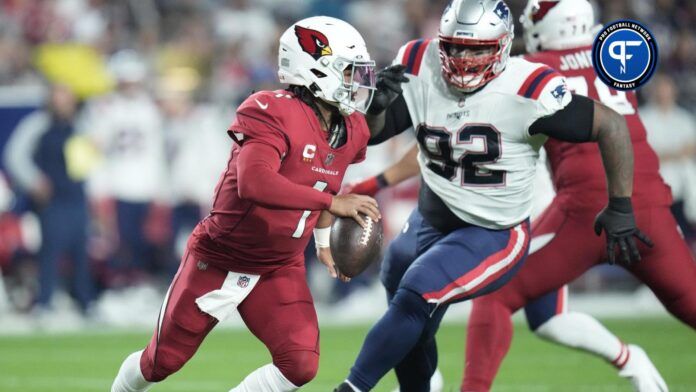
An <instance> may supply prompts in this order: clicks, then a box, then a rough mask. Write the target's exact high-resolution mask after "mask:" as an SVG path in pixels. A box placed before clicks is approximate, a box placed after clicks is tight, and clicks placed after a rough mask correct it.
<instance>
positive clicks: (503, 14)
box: [493, 1, 510, 23]
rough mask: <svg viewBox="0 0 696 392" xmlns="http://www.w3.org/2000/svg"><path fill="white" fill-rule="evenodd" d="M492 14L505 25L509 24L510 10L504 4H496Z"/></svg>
mask: <svg viewBox="0 0 696 392" xmlns="http://www.w3.org/2000/svg"><path fill="white" fill-rule="evenodd" d="M493 12H494V13H495V14H496V15H498V17H499V18H500V19H501V20H502V21H503V22H505V23H509V22H510V9H509V8H508V6H507V4H505V3H504V2H502V1H501V2H498V5H496V6H495V9H494V10H493Z"/></svg>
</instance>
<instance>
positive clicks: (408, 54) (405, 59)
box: [401, 41, 417, 65]
mask: <svg viewBox="0 0 696 392" xmlns="http://www.w3.org/2000/svg"><path fill="white" fill-rule="evenodd" d="M416 42H417V41H411V42H409V43H407V44H406V49H404V57H402V58H401V64H403V65H406V64H408V59H409V57H411V52H413V46H414V45H415V44H416Z"/></svg>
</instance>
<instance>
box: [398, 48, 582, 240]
mask: <svg viewBox="0 0 696 392" xmlns="http://www.w3.org/2000/svg"><path fill="white" fill-rule="evenodd" d="M395 63H402V64H404V65H406V67H407V77H408V78H409V83H404V84H403V85H402V86H403V89H404V93H403V95H404V98H405V100H406V103H407V105H408V110H409V113H410V116H411V120H412V123H413V127H414V130H415V132H416V138H417V140H418V145H419V150H420V152H419V154H418V162H419V164H420V168H421V173H422V175H423V179H424V181H425V182H426V184H427V185H428V186H429V187H430V188H431V189H432V190H433V191H434V192H435V193H436V194H437V195H438V196H439V197H440V198H441V199H442V200H443V201H444V203H445V204H446V205H447V207H449V209H450V210H451V211H452V212H453V213H454V214H455V215H456V216H458V217H459V218H460V219H462V220H463V221H465V222H468V223H471V224H474V225H477V226H482V227H486V228H490V229H504V228H508V227H511V226H514V225H516V224H518V223H520V222H521V221H523V220H525V219H526V218H527V217H529V215H530V212H531V205H532V203H531V202H532V195H533V184H534V175H535V172H536V161H537V159H538V156H539V149H540V147H541V145H542V144H543V143H544V142H545V140H546V136H543V135H533V136H532V135H530V134H529V133H528V129H529V127H530V125H531V124H532V123H534V121H536V120H537V119H539V118H541V117H544V116H548V115H551V114H553V113H555V112H556V111H558V110H560V109H562V108H563V107H565V106H566V105H567V104H568V103H569V102H570V100H571V94H570V92H569V91H568V89H567V87H566V82H565V79H564V78H563V76H561V75H560V74H558V73H557V72H556V71H554V70H553V69H551V68H549V67H547V66H545V65H542V64H538V63H531V62H528V61H526V60H524V59H520V58H511V59H509V60H508V63H507V66H506V68H505V70H504V71H503V72H502V73H501V74H500V75H499V76H498V77H496V78H495V79H493V80H492V81H491V82H489V83H488V84H487V85H486V86H484V87H483V88H482V89H480V90H478V91H476V92H474V93H472V94H467V95H462V94H460V93H456V92H453V91H452V90H450V89H449V88H448V87H447V85H446V83H445V81H444V79H443V77H442V74H441V71H440V59H439V55H438V42H437V40H418V41H412V42H409V43H408V44H406V45H404V46H403V47H402V48H401V49H400V50H399V53H398V55H397V58H396V60H395Z"/></svg>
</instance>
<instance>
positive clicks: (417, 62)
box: [406, 39, 430, 75]
mask: <svg viewBox="0 0 696 392" xmlns="http://www.w3.org/2000/svg"><path fill="white" fill-rule="evenodd" d="M429 44H430V40H429V39H426V40H424V41H423V44H422V45H420V47H419V48H418V54H417V55H416V60H415V63H414V64H413V71H412V72H411V73H412V74H413V75H418V72H419V71H420V67H421V63H422V62H423V55H424V54H425V51H426V49H428V45H429ZM406 72H408V70H407V71H406Z"/></svg>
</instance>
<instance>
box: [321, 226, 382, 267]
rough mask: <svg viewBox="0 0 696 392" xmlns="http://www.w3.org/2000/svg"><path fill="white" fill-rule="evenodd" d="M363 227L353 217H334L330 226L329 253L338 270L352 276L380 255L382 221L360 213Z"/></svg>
mask: <svg viewBox="0 0 696 392" xmlns="http://www.w3.org/2000/svg"><path fill="white" fill-rule="evenodd" d="M362 218H363V219H364V220H365V222H367V227H365V228H364V229H363V228H362V227H361V226H360V225H359V224H358V222H356V221H355V219H353V218H336V220H335V221H334V223H333V226H331V237H330V244H331V255H332V256H333V259H334V262H335V263H336V267H337V268H338V270H339V271H340V272H341V273H342V274H343V275H345V276H347V277H349V278H352V277H355V276H358V275H360V273H362V272H363V271H365V269H367V267H369V266H370V264H372V263H374V262H376V261H377V260H379V259H380V258H381V257H382V236H383V232H382V223H381V222H375V221H373V220H372V219H371V218H370V217H368V216H365V215H362Z"/></svg>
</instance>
